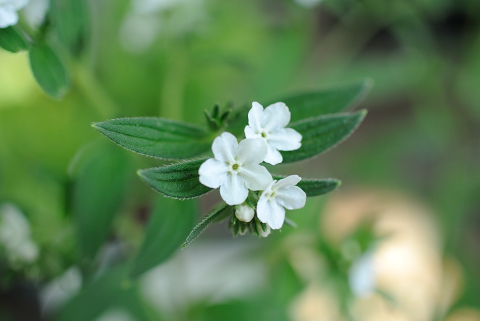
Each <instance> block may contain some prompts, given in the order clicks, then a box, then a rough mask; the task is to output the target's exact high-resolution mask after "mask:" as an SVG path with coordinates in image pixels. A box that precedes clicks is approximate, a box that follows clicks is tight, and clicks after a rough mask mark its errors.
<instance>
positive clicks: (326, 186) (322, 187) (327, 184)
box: [297, 178, 341, 197]
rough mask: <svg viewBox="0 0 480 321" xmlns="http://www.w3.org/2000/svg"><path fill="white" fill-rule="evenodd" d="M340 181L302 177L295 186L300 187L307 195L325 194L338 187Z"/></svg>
mask: <svg viewBox="0 0 480 321" xmlns="http://www.w3.org/2000/svg"><path fill="white" fill-rule="evenodd" d="M340 184H341V182H340V181H339V180H336V179H332V178H327V179H302V180H301V181H300V182H299V183H298V184H297V186H298V187H300V188H301V189H302V190H303V191H304V192H305V193H306V194H307V197H311V196H318V195H323V194H327V193H328V192H331V191H333V190H334V189H336V188H337V187H339V186H340Z"/></svg>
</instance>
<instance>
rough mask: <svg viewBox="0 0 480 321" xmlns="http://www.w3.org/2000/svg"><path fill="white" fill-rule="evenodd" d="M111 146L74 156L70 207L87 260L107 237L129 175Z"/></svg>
mask: <svg viewBox="0 0 480 321" xmlns="http://www.w3.org/2000/svg"><path fill="white" fill-rule="evenodd" d="M112 147H114V146H113V145H112V146H111V147H109V146H103V144H101V145H100V146H94V147H93V148H90V149H87V150H84V151H83V154H80V156H78V158H80V159H76V162H77V164H78V165H77V168H76V169H75V173H74V177H73V179H74V182H73V195H72V205H71V206H72V212H73V215H74V220H75V227H76V230H77V231H76V232H77V236H78V242H79V245H80V248H81V251H82V254H83V256H84V257H86V258H88V259H89V260H93V258H94V257H95V255H96V253H97V251H98V249H99V248H100V246H101V245H102V244H103V243H104V242H105V240H106V238H107V237H108V234H109V232H110V229H111V225H112V221H113V218H114V215H115V213H116V212H117V210H118V209H119V208H120V206H121V205H122V203H123V202H122V201H123V198H124V196H125V191H126V187H127V183H128V180H129V179H130V177H131V174H130V173H131V171H130V168H129V166H128V161H127V159H126V158H125V153H124V152H123V151H122V150H118V149H116V148H112Z"/></svg>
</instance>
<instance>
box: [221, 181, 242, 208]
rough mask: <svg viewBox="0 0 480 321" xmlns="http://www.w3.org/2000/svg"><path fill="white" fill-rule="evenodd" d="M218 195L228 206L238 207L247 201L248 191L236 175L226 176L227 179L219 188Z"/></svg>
mask: <svg viewBox="0 0 480 321" xmlns="http://www.w3.org/2000/svg"><path fill="white" fill-rule="evenodd" d="M220 195H221V196H222V198H223V200H224V201H225V203H227V204H228V205H239V204H242V203H243V202H245V200H246V199H247V196H248V189H247V188H246V187H245V183H244V182H243V180H242V179H241V178H240V177H239V176H238V175H234V174H228V175H227V179H226V180H225V182H224V183H223V184H222V186H220Z"/></svg>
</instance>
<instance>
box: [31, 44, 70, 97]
mask: <svg viewBox="0 0 480 321" xmlns="http://www.w3.org/2000/svg"><path fill="white" fill-rule="evenodd" d="M30 67H31V68H32V72H33V75H34V76H35V79H36V80H37V82H38V84H39V85H40V87H42V89H43V91H45V92H46V93H47V94H49V95H50V96H52V97H54V98H61V97H63V96H64V95H65V93H66V92H67V90H68V87H69V79H68V75H67V71H66V69H65V66H64V65H63V64H62V62H61V61H60V59H59V58H58V57H57V55H56V54H55V52H53V50H52V49H51V48H50V47H49V46H48V45H47V44H36V45H34V46H33V47H32V49H31V50H30Z"/></svg>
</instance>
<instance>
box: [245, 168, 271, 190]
mask: <svg viewBox="0 0 480 321" xmlns="http://www.w3.org/2000/svg"><path fill="white" fill-rule="evenodd" d="M238 175H239V176H240V177H241V178H242V180H243V181H244V182H245V186H246V187H247V188H248V189H250V190H252V191H260V190H264V189H265V188H267V186H268V185H269V184H270V183H271V182H272V181H273V178H272V175H271V174H270V173H269V171H268V170H267V169H266V168H265V167H263V166H262V165H257V164H245V165H242V167H240V169H239V171H238Z"/></svg>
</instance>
